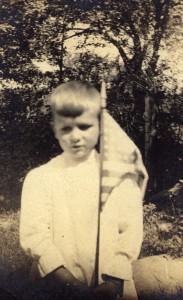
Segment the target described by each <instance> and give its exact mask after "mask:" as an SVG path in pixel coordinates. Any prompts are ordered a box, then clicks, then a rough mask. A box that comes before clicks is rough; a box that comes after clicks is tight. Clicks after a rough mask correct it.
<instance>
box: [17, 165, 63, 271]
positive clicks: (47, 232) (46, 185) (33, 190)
mask: <svg viewBox="0 0 183 300" xmlns="http://www.w3.org/2000/svg"><path fill="white" fill-rule="evenodd" d="M44 171H45V172H44ZM46 171H47V170H44V168H43V167H40V168H37V169H34V170H32V171H31V172H29V173H28V175H27V176H26V178H25V181H24V184H23V190H22V198H21V215H20V244H21V246H22V248H23V249H24V251H25V253H26V254H27V255H28V256H30V257H32V258H33V259H37V260H38V267H39V269H40V273H41V276H43V277H44V276H45V275H47V274H48V273H50V272H52V271H53V270H55V269H56V268H58V267H59V266H62V265H64V266H65V267H66V265H65V261H64V259H63V257H62V255H61V253H60V252H59V250H58V249H57V247H56V246H55V245H54V242H53V230H52V229H53V228H52V209H51V207H52V193H51V187H50V186H51V185H50V182H48V180H47V179H46V178H47V176H46Z"/></svg>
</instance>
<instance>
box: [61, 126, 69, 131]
mask: <svg viewBox="0 0 183 300" xmlns="http://www.w3.org/2000/svg"><path fill="white" fill-rule="evenodd" d="M71 130H72V128H71V127H69V126H65V127H62V128H61V131H62V132H64V133H69V132H70V131H71Z"/></svg>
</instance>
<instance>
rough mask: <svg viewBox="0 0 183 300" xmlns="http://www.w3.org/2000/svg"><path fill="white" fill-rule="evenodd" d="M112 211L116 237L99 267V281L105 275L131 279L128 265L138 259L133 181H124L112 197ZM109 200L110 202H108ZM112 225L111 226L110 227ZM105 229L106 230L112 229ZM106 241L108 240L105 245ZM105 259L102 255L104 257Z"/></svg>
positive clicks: (139, 225)
mask: <svg viewBox="0 0 183 300" xmlns="http://www.w3.org/2000/svg"><path fill="white" fill-rule="evenodd" d="M112 197H113V200H114V201H113V205H114V206H115V207H114V211H115V210H118V212H117V215H116V218H118V226H117V228H116V231H118V232H117V238H116V239H115V240H113V241H112V243H114V245H113V246H114V248H113V246H112V247H111V249H113V250H112V251H111V252H110V250H109V251H104V252H106V253H108V258H107V257H106V258H105V261H106V263H105V265H104V264H103V268H102V274H103V275H102V278H103V279H104V278H105V275H108V276H112V277H115V278H119V279H123V280H131V279H132V270H131V269H132V263H133V262H134V261H135V260H136V259H137V258H138V256H139V253H140V249H141V244H142V240H143V207H142V194H141V191H140V188H139V187H138V185H137V183H136V181H135V180H134V179H133V178H131V179H130V178H127V179H125V180H124V181H123V182H122V183H121V184H120V186H119V187H118V188H116V189H115V190H114V193H113V195H112ZM111 200H112V199H111ZM111 226H112V224H111ZM111 226H110V228H109V230H108V231H110V230H111V229H112V228H111ZM109 243H110V242H109V241H108V244H109ZM104 256H105V255H104Z"/></svg>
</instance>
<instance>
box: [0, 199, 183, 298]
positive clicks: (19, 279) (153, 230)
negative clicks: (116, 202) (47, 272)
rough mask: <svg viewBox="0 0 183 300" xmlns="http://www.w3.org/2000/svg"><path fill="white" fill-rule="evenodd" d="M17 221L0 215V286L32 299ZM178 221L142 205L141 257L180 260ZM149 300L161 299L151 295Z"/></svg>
mask: <svg viewBox="0 0 183 300" xmlns="http://www.w3.org/2000/svg"><path fill="white" fill-rule="evenodd" d="M19 217H20V212H19V211H18V212H14V211H9V212H5V211H4V212H1V214H0V241H1V247H0V257H1V264H0V284H1V287H2V288H3V289H7V290H9V291H10V292H11V293H13V294H14V295H16V296H17V297H18V299H35V298H34V297H32V296H30V298H29V297H28V296H26V295H27V291H28V290H30V289H31V285H30V283H29V280H28V277H29V270H30V265H31V261H30V259H29V258H28V257H27V256H26V255H25V254H24V252H23V250H22V249H21V247H20V245H19V234H18V230H19ZM179 221H180V220H179V215H178V214H177V215H174V216H172V213H171V212H169V213H167V212H164V211H157V209H156V206H155V205H154V204H149V205H145V206H144V229H145V230H144V242H143V246H142V251H141V257H145V256H150V255H158V254H169V255H171V256H172V257H183V249H182V238H181V236H182V231H181V230H182V229H181V228H182V227H181V225H180V222H179ZM4 299H6V298H3V300H4ZM42 299H46V297H44V298H42ZM146 299H147V298H144V299H142V300H146ZM151 299H165V298H163V296H161V297H160V295H159V296H157V297H155V295H154V297H153V298H151ZM166 299H167V298H166ZM169 299H176V300H178V299H179V300H180V299H183V295H180V297H176V298H173V297H172V298H169ZM169 299H167V300H169Z"/></svg>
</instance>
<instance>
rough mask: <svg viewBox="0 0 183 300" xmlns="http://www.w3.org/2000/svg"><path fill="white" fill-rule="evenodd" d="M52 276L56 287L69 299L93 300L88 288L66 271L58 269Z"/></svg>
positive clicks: (62, 268) (61, 268)
mask: <svg viewBox="0 0 183 300" xmlns="http://www.w3.org/2000/svg"><path fill="white" fill-rule="evenodd" d="M53 275H54V277H55V279H56V281H57V283H58V285H59V286H61V287H63V289H64V290H65V291H67V293H68V298H69V299H74V300H82V299H83V300H84V299H93V298H92V294H93V293H92V291H91V290H90V288H89V287H88V286H87V285H86V284H85V283H83V282H81V281H79V280H78V279H77V278H76V277H75V276H74V275H73V274H72V273H71V272H70V271H69V270H68V269H66V268H64V267H60V268H58V269H57V270H55V271H54V272H53Z"/></svg>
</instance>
